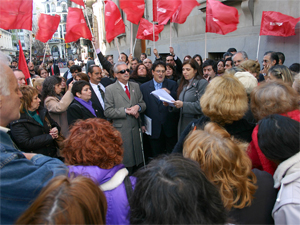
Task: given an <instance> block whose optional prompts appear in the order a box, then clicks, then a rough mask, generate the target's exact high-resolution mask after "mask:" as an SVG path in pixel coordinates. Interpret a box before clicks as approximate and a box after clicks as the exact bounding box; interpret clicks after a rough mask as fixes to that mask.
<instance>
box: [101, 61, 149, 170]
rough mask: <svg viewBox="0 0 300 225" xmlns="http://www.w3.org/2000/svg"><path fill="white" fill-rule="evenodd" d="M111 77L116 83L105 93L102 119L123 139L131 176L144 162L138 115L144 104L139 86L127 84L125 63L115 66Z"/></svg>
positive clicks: (142, 110) (126, 164) (124, 160)
mask: <svg viewBox="0 0 300 225" xmlns="http://www.w3.org/2000/svg"><path fill="white" fill-rule="evenodd" d="M114 74H115V77H116V78H117V79H118V80H117V81H116V82H115V83H114V84H111V85H109V86H108V87H107V88H106V90H105V111H104V115H105V116H106V117H107V118H109V119H112V120H113V126H114V127H115V128H116V129H117V130H118V131H120V133H121V135H122V140H123V146H124V158H123V164H124V165H125V166H126V167H127V169H128V170H129V172H132V171H133V170H134V169H135V168H134V167H136V166H138V165H139V164H141V163H142V162H143V155H142V149H141V140H140V133H139V128H140V123H139V119H140V118H139V114H140V113H142V112H144V111H145V109H146V104H145V102H144V101H143V95H142V93H141V91H140V87H139V85H138V84H137V83H134V82H128V80H129V77H130V75H129V69H128V67H127V65H126V63H124V62H118V63H116V64H115V65H114Z"/></svg>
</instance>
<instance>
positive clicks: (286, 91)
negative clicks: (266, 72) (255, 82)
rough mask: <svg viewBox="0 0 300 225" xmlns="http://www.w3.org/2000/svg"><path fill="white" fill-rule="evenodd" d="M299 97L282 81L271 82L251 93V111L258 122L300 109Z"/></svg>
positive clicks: (263, 84)
mask: <svg viewBox="0 0 300 225" xmlns="http://www.w3.org/2000/svg"><path fill="white" fill-rule="evenodd" d="M298 102H299V96H298V95H297V93H296V91H295V90H294V89H293V88H292V87H290V86H289V85H288V84H287V83H284V82H283V81H282V80H271V81H269V82H264V83H262V84H261V85H259V86H257V87H256V88H254V89H253V91H252V92H251V104H250V105H251V111H252V113H253V116H254V117H255V119H257V120H261V119H262V118H264V117H266V116H268V115H271V114H282V113H287V112H290V111H293V110H296V109H299V104H298Z"/></svg>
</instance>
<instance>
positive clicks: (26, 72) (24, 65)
mask: <svg viewBox="0 0 300 225" xmlns="http://www.w3.org/2000/svg"><path fill="white" fill-rule="evenodd" d="M19 48H20V50H19V63H18V69H19V70H22V72H23V73H24V75H25V81H26V84H27V79H28V78H30V73H29V70H28V67H27V63H26V59H25V55H24V52H23V48H22V44H21V41H20V40H19Z"/></svg>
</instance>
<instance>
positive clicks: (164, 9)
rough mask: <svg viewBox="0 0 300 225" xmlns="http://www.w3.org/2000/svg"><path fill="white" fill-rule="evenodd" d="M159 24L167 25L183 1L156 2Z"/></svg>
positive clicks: (166, 0) (167, 0) (159, 0)
mask: <svg viewBox="0 0 300 225" xmlns="http://www.w3.org/2000/svg"><path fill="white" fill-rule="evenodd" d="M156 1H157V22H158V24H161V25H166V24H167V23H168V21H169V19H171V17H172V16H173V14H174V13H175V12H176V10H177V9H178V7H179V5H180V4H181V0H172V1H170V0H156Z"/></svg>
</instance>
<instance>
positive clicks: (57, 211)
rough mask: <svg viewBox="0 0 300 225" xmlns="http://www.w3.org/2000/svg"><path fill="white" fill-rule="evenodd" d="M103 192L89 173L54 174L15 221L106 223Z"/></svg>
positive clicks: (34, 222) (21, 222)
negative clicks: (70, 175)
mask: <svg viewBox="0 0 300 225" xmlns="http://www.w3.org/2000/svg"><path fill="white" fill-rule="evenodd" d="M106 210H107V203H106V198H105V195H104V193H103V192H102V191H101V190H100V188H99V187H98V186H97V185H96V184H95V183H94V182H93V181H92V180H91V179H90V178H87V177H83V176H79V177H76V178H73V179H71V178H68V177H66V176H58V177H55V178H53V179H52V180H51V181H50V182H49V184H48V185H47V186H46V187H44V188H43V190H42V191H41V193H40V194H39V196H38V197H37V199H36V200H35V201H34V202H33V204H32V205H31V206H30V207H29V208H28V209H27V210H26V211H25V212H24V213H23V215H21V217H20V218H19V219H18V220H17V222H16V224H105V222H106V218H105V215H106Z"/></svg>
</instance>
